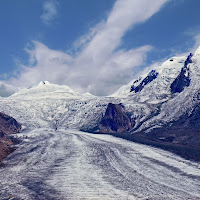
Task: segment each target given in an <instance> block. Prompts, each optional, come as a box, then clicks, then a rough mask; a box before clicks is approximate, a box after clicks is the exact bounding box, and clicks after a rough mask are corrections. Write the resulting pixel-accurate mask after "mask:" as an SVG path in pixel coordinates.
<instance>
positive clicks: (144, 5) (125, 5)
mask: <svg viewBox="0 0 200 200" xmlns="http://www.w3.org/2000/svg"><path fill="white" fill-rule="evenodd" d="M166 2H167V0H117V1H116V3H115V4H114V6H113V9H112V10H111V12H110V14H109V15H108V18H107V20H105V21H101V22H100V23H99V24H97V25H96V26H95V27H93V28H92V29H91V31H90V32H89V33H88V34H87V35H85V36H82V37H81V38H80V40H79V41H78V42H76V45H75V46H76V48H77V49H78V51H77V52H76V53H75V54H74V55H69V54H67V53H65V52H61V51H55V50H52V49H49V48H48V47H47V46H46V45H44V44H42V43H40V42H37V41H33V45H34V47H33V48H32V49H26V51H27V53H28V54H29V56H30V60H29V61H30V63H29V65H28V66H24V65H23V66H21V72H20V74H19V75H18V77H17V78H12V79H10V80H9V82H10V84H13V85H16V86H18V87H24V86H27V87H28V86H30V85H33V84H35V83H37V82H39V81H41V80H48V81H49V82H52V83H57V84H66V85H68V86H70V87H71V88H73V89H75V90H77V91H79V92H90V93H92V94H95V95H108V94H111V93H113V92H114V91H115V90H117V89H118V88H119V87H120V86H121V85H123V84H126V83H127V82H129V81H130V80H131V79H133V75H134V73H136V69H137V70H138V67H139V66H140V65H142V64H144V63H145V58H146V54H147V52H149V51H150V50H151V48H152V47H151V46H149V45H145V46H142V47H139V48H137V49H130V50H124V49H119V45H120V43H121V40H122V37H123V35H124V34H125V33H126V32H127V31H128V30H129V29H130V28H134V26H135V25H136V24H138V23H142V22H144V21H146V20H148V19H149V18H150V17H151V16H152V15H153V14H155V13H156V12H158V11H159V10H160V9H161V7H162V6H163V5H164V4H165V3H166ZM55 14H56V9H55V5H54V4H53V1H46V3H45V4H44V13H43V15H42V16H41V19H42V20H43V21H44V23H49V22H50V21H51V20H52V17H54V16H55Z"/></svg>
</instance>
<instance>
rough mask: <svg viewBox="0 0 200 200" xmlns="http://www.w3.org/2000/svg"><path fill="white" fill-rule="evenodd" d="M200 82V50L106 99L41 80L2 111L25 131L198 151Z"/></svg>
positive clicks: (0, 108) (6, 100)
mask: <svg viewBox="0 0 200 200" xmlns="http://www.w3.org/2000/svg"><path fill="white" fill-rule="evenodd" d="M199 82H200V48H198V49H197V51H196V52H195V54H194V55H192V54H189V55H188V56H182V57H172V58H170V59H168V60H167V61H166V62H164V63H163V64H162V65H161V66H159V67H157V68H155V69H152V70H151V71H150V72H149V73H147V74H144V75H141V76H140V77H138V78H137V79H135V80H133V81H131V82H130V83H129V84H128V85H125V86H123V87H121V88H120V89H119V90H118V91H116V92H115V93H114V94H113V95H111V96H108V97H96V96H93V95H91V94H88V93H86V94H80V93H78V92H75V91H74V90H72V89H71V88H69V87H68V86H60V85H56V84H51V83H49V82H48V81H41V82H40V83H39V84H37V85H35V86H33V87H30V88H27V89H23V90H21V91H19V92H18V93H15V94H13V95H12V96H10V97H8V98H2V99H0V101H1V104H0V111H2V112H4V113H6V114H7V115H10V116H13V117H14V118H15V119H16V120H17V121H19V122H20V123H21V124H22V125H23V127H24V129H23V130H24V131H30V130H33V129H36V128H52V129H54V130H67V129H78V130H83V131H89V132H95V133H112V134H116V133H120V134H124V135H141V136H142V137H145V139H150V140H152V141H156V142H159V143H167V144H172V145H173V144H175V145H178V144H180V145H185V146H192V147H194V148H199V128H198V123H199V117H198V109H199V100H200V96H199V95H200V92H199V91H200V90H199V89H200V85H199ZM194 124H195V125H194ZM183 127H185V128H183ZM188 131H189V132H188Z"/></svg>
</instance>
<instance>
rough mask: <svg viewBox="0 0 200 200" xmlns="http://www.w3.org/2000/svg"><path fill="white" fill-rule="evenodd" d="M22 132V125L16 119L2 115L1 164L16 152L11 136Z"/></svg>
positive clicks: (0, 123)
mask: <svg viewBox="0 0 200 200" xmlns="http://www.w3.org/2000/svg"><path fill="white" fill-rule="evenodd" d="M20 130H21V125H20V124H19V123H18V122H17V121H16V120H15V119H14V118H12V117H10V116H8V115H6V114H4V113H0V162H1V161H2V160H3V159H4V158H5V157H6V156H7V155H8V154H10V153H11V152H13V151H14V148H12V147H11V145H13V144H14V143H13V141H12V140H11V139H10V138H9V135H10V134H15V133H18V132H19V131H20Z"/></svg>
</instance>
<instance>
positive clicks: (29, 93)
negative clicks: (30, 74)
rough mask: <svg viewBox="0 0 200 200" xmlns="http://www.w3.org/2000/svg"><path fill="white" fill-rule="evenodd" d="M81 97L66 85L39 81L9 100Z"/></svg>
mask: <svg viewBox="0 0 200 200" xmlns="http://www.w3.org/2000/svg"><path fill="white" fill-rule="evenodd" d="M81 96H82V95H81V94H79V93H78V92H76V91H74V90H72V89H71V88H70V87H68V86H66V85H57V84H51V83H49V82H48V81H40V82H39V83H38V84H36V85H34V86H32V87H29V88H26V89H22V90H20V91H19V92H17V93H15V94H13V95H12V96H11V97H10V98H23V99H44V98H53V99H60V98H61V99H62V98H80V97H81Z"/></svg>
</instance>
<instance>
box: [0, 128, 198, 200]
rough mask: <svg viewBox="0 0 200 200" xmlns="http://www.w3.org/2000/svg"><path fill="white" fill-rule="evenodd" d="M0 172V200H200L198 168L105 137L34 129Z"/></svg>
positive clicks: (20, 135)
mask: <svg viewBox="0 0 200 200" xmlns="http://www.w3.org/2000/svg"><path fill="white" fill-rule="evenodd" d="M18 137H22V138H24V140H23V142H22V143H21V144H19V146H18V148H17V150H16V151H15V152H14V153H12V154H11V155H10V156H9V157H8V158H7V159H6V160H5V161H4V163H3V167H1V168H0V191H1V192H0V197H1V199H8V198H10V199H20V200H21V199H23V200H32V199H33V200H35V199H59V200H60V199H74V200H76V199H153V200H160V199H163V200H168V199H171V200H175V199H177V200H183V199H184V200H189V199H192V200H198V199H200V164H199V163H195V162H190V161H186V160H184V159H182V158H180V157H178V156H175V155H174V154H172V153H169V152H166V151H163V150H160V149H156V148H153V147H149V146H145V145H141V144H136V143H133V142H129V141H126V140H123V139H120V138H115V137H112V136H109V135H94V134H89V133H85V132H80V131H77V130H73V129H69V130H59V131H55V130H53V129H45V128H40V129H35V130H32V131H29V132H24V133H21V134H19V135H18Z"/></svg>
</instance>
